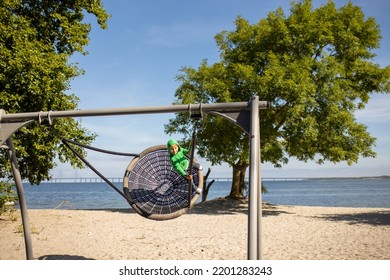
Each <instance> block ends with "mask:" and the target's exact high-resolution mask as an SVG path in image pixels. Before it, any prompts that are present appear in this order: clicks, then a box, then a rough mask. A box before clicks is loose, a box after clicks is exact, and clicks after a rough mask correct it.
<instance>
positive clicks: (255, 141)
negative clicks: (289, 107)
mask: <svg viewBox="0 0 390 280" xmlns="http://www.w3.org/2000/svg"><path fill="white" fill-rule="evenodd" d="M250 109H251V121H250V132H249V137H250V139H249V141H250V143H249V145H250V146H249V150H250V158H249V167H250V168H249V201H248V204H249V205H248V259H249V260H256V259H261V257H262V256H261V255H262V254H261V249H262V248H261V237H260V232H259V229H260V220H261V216H259V214H260V215H261V203H260V202H259V199H260V195H259V194H260V193H261V191H260V128H259V97H258V96H255V97H253V98H252V100H251V104H250Z"/></svg>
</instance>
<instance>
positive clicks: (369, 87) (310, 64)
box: [166, 0, 390, 197]
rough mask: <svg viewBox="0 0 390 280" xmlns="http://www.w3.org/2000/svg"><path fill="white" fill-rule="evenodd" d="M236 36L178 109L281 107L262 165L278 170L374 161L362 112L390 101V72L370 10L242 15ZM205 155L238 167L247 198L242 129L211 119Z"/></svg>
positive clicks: (190, 78)
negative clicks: (253, 101) (379, 99)
mask: <svg viewBox="0 0 390 280" xmlns="http://www.w3.org/2000/svg"><path fill="white" fill-rule="evenodd" d="M235 25H236V28H235V30H234V31H223V32H221V33H219V34H217V35H216V37H215V38H216V42H217V45H218V48H219V50H220V56H221V60H220V62H217V63H214V64H212V65H209V64H208V63H207V61H206V60H205V61H203V62H202V63H201V65H200V66H199V67H198V68H197V69H195V68H191V67H184V68H182V69H181V74H179V75H178V80H179V82H180V83H181V84H180V86H179V87H178V89H177V91H176V98H177V99H176V101H175V103H190V102H191V103H199V102H202V103H210V102H230V101H248V100H249V99H250V97H251V96H253V95H258V96H259V98H260V100H267V101H269V102H270V103H271V106H272V107H271V108H270V109H268V110H261V111H260V116H261V124H260V126H261V159H262V161H263V162H265V161H266V162H270V163H272V164H274V165H275V166H277V167H280V166H281V165H283V164H285V163H287V162H288V158H289V157H296V158H297V159H298V160H302V161H308V160H314V161H316V162H318V163H323V162H324V161H331V162H341V161H344V162H347V163H348V164H353V163H355V162H357V161H358V159H359V157H360V156H362V157H373V156H375V152H374V151H373V149H372V148H373V146H374V145H375V138H374V137H372V136H370V134H369V133H368V132H367V128H366V126H365V125H363V124H361V123H358V122H357V120H356V118H355V116H354V113H355V112H356V110H359V109H362V108H364V106H365V104H367V102H368V101H369V98H370V95H371V94H372V93H378V92H381V93H389V89H390V86H389V77H390V68H389V67H385V68H381V67H380V66H379V65H378V64H375V63H374V62H373V58H374V57H375V53H374V52H373V50H374V49H376V48H378V47H379V42H380V39H381V34H380V28H379V26H378V24H377V23H376V21H375V19H374V18H366V17H365V15H364V13H363V11H362V10H361V8H360V7H358V6H355V5H353V4H352V3H348V4H346V5H345V6H343V7H340V8H336V6H335V4H334V3H333V2H332V1H329V2H328V3H327V4H326V5H322V6H320V7H318V8H316V9H314V7H313V5H312V2H311V1H310V0H303V1H298V2H292V4H291V9H290V12H289V14H288V15H286V14H285V13H284V11H283V10H282V9H281V8H279V9H277V10H276V11H273V12H270V13H269V14H268V16H267V18H265V19H261V20H260V21H259V22H257V23H255V24H250V23H249V22H248V21H247V20H245V19H244V18H242V17H238V18H237V19H236V21H235ZM166 132H168V133H183V134H184V139H183V140H184V141H189V138H190V133H191V125H190V123H189V122H188V118H187V117H186V116H185V115H183V114H179V115H177V116H176V118H174V119H171V120H170V123H169V124H168V125H167V126H166ZM197 147H198V153H199V155H200V156H201V157H204V158H206V159H208V160H210V161H211V163H212V164H220V163H222V162H226V163H228V164H229V165H230V166H231V167H233V184H232V190H231V193H230V196H232V197H240V196H242V194H243V189H244V188H243V186H244V181H243V178H244V177H245V172H246V169H247V167H248V163H249V158H248V138H247V135H246V134H244V133H243V132H242V131H241V130H240V129H239V128H236V127H235V126H234V125H233V124H230V123H229V122H227V121H225V120H223V119H220V118H215V117H208V118H207V119H206V120H204V123H203V127H202V128H201V130H200V132H199V135H198V140H197Z"/></svg>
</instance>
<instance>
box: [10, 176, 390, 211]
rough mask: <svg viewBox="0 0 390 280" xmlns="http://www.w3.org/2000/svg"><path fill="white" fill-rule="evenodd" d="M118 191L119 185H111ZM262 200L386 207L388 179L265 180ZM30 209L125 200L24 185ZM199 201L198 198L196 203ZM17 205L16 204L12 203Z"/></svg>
mask: <svg viewBox="0 0 390 280" xmlns="http://www.w3.org/2000/svg"><path fill="white" fill-rule="evenodd" d="M114 184H115V185H116V186H117V188H118V189H122V184H121V183H114ZM263 185H264V186H265V187H266V189H267V193H265V194H263V196H262V198H263V201H266V202H268V203H271V204H278V205H301V206H328V207H381V208H382V207H384V208H390V178H387V177H382V178H349V179H340V178H338V179H301V180H280V179H279V180H277V179H275V180H265V181H263ZM230 188H231V182H226V181H225V182H222V181H216V182H214V183H213V184H212V186H211V188H210V191H209V194H208V196H207V200H211V199H214V198H218V197H225V196H227V195H229V193H230ZM24 190H25V196H26V200H27V207H28V208H30V209H54V208H58V209H117V208H119V209H120V208H128V207H129V204H128V203H127V201H126V200H125V199H124V198H123V197H122V196H121V195H119V194H118V193H117V192H116V191H115V190H114V189H112V188H111V187H110V186H109V185H108V184H106V183H41V184H40V185H30V184H27V183H24ZM199 201H200V198H199V200H198V202H199ZM16 205H17V206H18V204H16Z"/></svg>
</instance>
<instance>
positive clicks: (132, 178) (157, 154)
mask: <svg viewBox="0 0 390 280" xmlns="http://www.w3.org/2000/svg"><path fill="white" fill-rule="evenodd" d="M194 161H195V159H194ZM191 173H192V175H193V182H194V185H195V186H197V189H196V188H195V187H193V188H192V193H191V204H190V205H188V190H189V183H188V180H187V179H185V178H184V177H183V176H181V175H179V174H178V173H177V172H176V171H175V170H174V169H173V167H172V164H171V162H170V160H169V154H168V150H167V147H166V145H158V146H154V147H150V148H148V149H146V150H144V151H143V152H142V153H140V154H139V156H137V157H135V158H134V159H133V160H132V161H131V162H130V164H129V165H128V167H127V170H126V172H125V176H124V179H123V192H124V194H125V195H126V196H127V198H128V201H129V203H130V205H131V207H132V208H133V209H134V210H135V211H136V212H137V213H138V214H140V215H142V216H143V217H145V218H149V219H152V220H169V219H173V218H176V217H179V216H181V215H183V214H184V213H186V212H187V211H188V209H189V208H190V207H191V206H192V205H193V204H194V203H195V202H196V200H197V199H198V197H199V193H200V190H202V189H203V173H202V170H198V169H196V168H193V169H192V171H191Z"/></svg>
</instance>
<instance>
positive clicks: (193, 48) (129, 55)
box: [52, 0, 390, 177]
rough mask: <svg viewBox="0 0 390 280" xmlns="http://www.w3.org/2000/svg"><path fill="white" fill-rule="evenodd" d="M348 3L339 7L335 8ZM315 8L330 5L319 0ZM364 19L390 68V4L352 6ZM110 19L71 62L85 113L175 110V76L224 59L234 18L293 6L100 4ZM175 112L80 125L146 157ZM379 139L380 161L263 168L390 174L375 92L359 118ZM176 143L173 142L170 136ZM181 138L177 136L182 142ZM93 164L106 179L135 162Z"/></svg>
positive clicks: (66, 172)
mask: <svg viewBox="0 0 390 280" xmlns="http://www.w3.org/2000/svg"><path fill="white" fill-rule="evenodd" d="M347 2H348V1H346V0H337V1H335V3H336V5H337V7H340V6H342V5H344V4H346V3H347ZM313 3H314V6H315V7H318V6H319V5H320V4H324V3H326V0H314V1H313ZM353 3H354V4H355V5H358V6H360V7H362V9H363V12H364V13H365V15H366V16H371V17H374V18H375V19H376V21H377V23H378V24H379V25H380V27H381V32H382V36H383V39H382V41H381V47H380V49H378V50H376V53H377V57H376V59H375V62H376V63H378V64H380V65H381V66H385V65H390V55H389V52H388V50H389V49H390V39H389V36H388V34H390V24H389V23H390V22H389V16H388V15H389V12H390V2H389V1H387V0H370V1H367V0H355V1H353ZM103 5H104V7H105V8H106V10H107V11H108V12H109V13H110V14H111V15H112V17H111V18H110V20H109V21H108V29H107V30H102V29H100V28H98V26H97V25H96V23H95V20H94V18H93V17H87V18H86V20H88V21H91V22H92V23H93V26H92V31H91V34H90V44H89V46H88V47H87V50H88V51H89V54H88V55H86V56H82V55H75V56H74V57H73V61H74V62H77V63H78V66H79V67H80V68H82V69H84V70H85V74H84V75H82V76H79V77H77V78H76V79H74V80H73V81H72V83H71V90H70V92H72V93H74V94H76V95H77V96H78V97H79V98H80V104H79V108H80V109H92V108H118V107H135V106H160V105H170V104H171V103H172V102H173V100H174V93H175V90H176V88H177V87H178V85H179V84H178V83H177V82H176V81H175V76H176V75H177V74H179V70H180V68H182V67H183V66H192V67H198V66H199V64H200V62H201V61H202V59H207V60H208V61H209V63H213V62H216V61H219V53H218V49H217V47H216V44H215V41H214V36H215V35H216V34H217V33H219V32H221V31H223V30H233V29H234V20H235V18H236V17H237V16H239V15H240V16H242V17H244V18H246V19H247V20H249V21H250V22H251V23H255V22H257V21H258V20H259V19H261V18H264V17H266V16H267V14H268V13H269V12H270V11H274V10H275V9H277V8H278V7H282V8H283V10H284V11H285V12H286V13H287V12H288V10H289V7H290V0H197V1H179V0H165V1H160V0H153V1H151V0H142V1H141V0H132V1H128V0H115V1H112V0H111V1H110V0H103ZM172 117H174V115H172V114H157V115H149V116H148V115H138V116H115V117H114V116H110V117H89V118H83V119H81V121H82V123H83V125H84V126H85V127H87V128H89V129H90V130H92V131H95V132H97V133H98V134H99V137H98V138H97V140H96V141H95V143H94V146H96V147H100V148H105V149H110V150H115V151H126V152H141V151H142V150H143V149H145V148H147V147H150V146H154V145H157V144H164V143H166V142H167V140H168V139H169V138H170V136H168V135H166V134H165V133H164V124H166V123H167V122H168V120H169V119H170V118H172ZM356 117H357V119H358V120H359V122H362V123H364V124H365V125H367V126H368V130H369V132H370V133H371V135H372V136H374V137H376V138H377V142H376V144H377V145H376V147H375V148H374V150H375V151H376V152H377V157H376V158H362V159H361V160H360V161H359V162H358V163H357V164H354V165H352V166H348V165H347V164H345V163H338V164H333V163H326V164H323V165H317V164H315V163H314V162H308V163H304V162H299V161H296V160H294V159H291V160H290V163H289V164H287V165H285V166H283V167H282V168H280V169H279V168H274V167H273V166H272V165H270V164H267V163H265V164H262V166H261V171H262V176H263V177H318V176H321V177H333V176H335V177H343V176H377V175H390V148H389V147H390V132H389V122H390V95H384V94H375V95H373V97H372V99H371V100H370V102H369V104H368V106H367V107H366V108H365V109H364V110H363V111H360V112H358V113H357V114H356ZM173 137H176V136H173ZM177 138H180V135H178V136H177ZM88 160H89V161H90V162H91V163H92V164H93V165H94V166H95V167H96V168H98V170H99V171H100V172H102V173H103V174H104V175H105V176H107V177H122V176H123V173H124V170H125V169H126V167H127V164H128V163H129V162H130V160H131V158H125V157H118V156H110V155H104V154H98V153H95V152H89V154H88ZM200 161H201V163H202V165H203V166H204V167H205V168H208V167H211V169H212V173H211V177H230V176H231V168H230V167H229V166H227V165H226V164H223V165H221V166H211V165H210V163H208V162H207V161H206V160H204V159H200ZM52 175H53V176H54V177H75V176H77V177H95V175H94V173H93V172H92V171H90V170H89V169H83V170H73V169H72V168H70V167H69V166H68V165H67V164H59V166H58V167H57V168H56V169H55V170H53V171H52Z"/></svg>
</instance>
